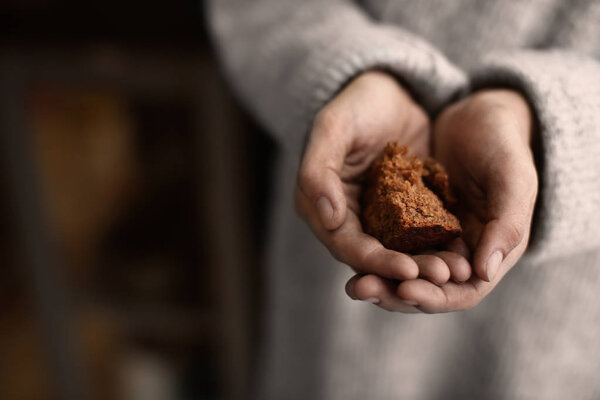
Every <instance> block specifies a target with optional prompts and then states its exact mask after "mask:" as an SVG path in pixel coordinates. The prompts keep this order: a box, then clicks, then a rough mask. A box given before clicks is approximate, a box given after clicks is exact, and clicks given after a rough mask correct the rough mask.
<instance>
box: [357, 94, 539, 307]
mask: <svg viewBox="0 0 600 400" xmlns="http://www.w3.org/2000/svg"><path fill="white" fill-rule="evenodd" d="M531 120H532V117H531V113H530V110H529V107H528V105H527V102H526V101H525V99H524V98H523V97H522V96H521V95H519V94H518V93H517V92H514V91H510V90H487V91H481V92H478V93H475V94H473V95H472V96H470V97H468V98H466V99H464V100H463V101H461V102H459V103H456V104H454V105H452V106H451V107H449V108H447V109H446V110H445V111H444V112H443V113H442V114H441V115H440V116H439V118H438V119H437V121H436V123H435V127H434V143H433V147H434V156H435V157H436V158H437V159H438V160H439V161H440V162H441V163H442V164H443V165H445V166H446V168H447V170H448V174H449V177H450V181H451V184H452V185H453V186H454V188H455V189H456V191H457V194H458V197H459V204H460V206H461V208H460V210H459V211H458V217H459V219H460V221H461V224H462V226H463V229H464V233H463V237H464V239H465V241H466V242H467V244H468V246H469V248H470V249H471V250H472V251H473V257H472V260H471V262H472V266H473V269H474V271H475V272H476V275H474V276H472V277H471V279H470V280H469V281H467V282H466V283H464V284H462V285H461V284H456V283H453V282H447V283H445V284H442V285H440V286H436V285H433V284H432V283H430V282H427V281H425V280H423V279H416V280H410V281H404V282H401V283H400V284H399V285H397V288H396V294H397V296H398V297H399V298H401V299H404V300H405V301H408V302H411V303H413V304H416V305H417V308H418V309H420V310H421V311H424V312H429V313H435V312H447V311H455V310H463V309H468V308H472V307H474V306H475V305H477V304H478V303H479V302H480V301H481V300H482V299H483V298H484V297H485V296H487V295H488V294H489V293H490V292H491V291H492V290H493V288H494V287H495V286H496V285H497V284H498V282H499V281H500V280H501V279H502V277H503V276H504V275H505V274H506V273H507V272H508V271H509V270H510V269H511V268H512V267H513V266H514V265H515V263H516V262H517V261H518V260H519V258H520V257H521V256H522V255H523V253H524V251H525V249H526V247H527V241H528V238H529V233H530V224H531V218H532V214H533V207H534V203H535V200H536V196H537V186H538V181H537V174H536V170H535V166H534V162H533V156H532V152H531V148H530V140H531V137H530V136H531V123H532V122H531ZM365 279H368V284H369V285H370V286H371V287H376V288H378V289H379V290H380V291H382V293H385V294H386V295H389V282H386V281H385V280H382V279H381V278H380V277H376V276H373V275H370V276H365V277H354V278H352V279H351V280H350V281H349V283H348V285H347V291H348V292H349V293H350V294H351V295H352V294H353V291H354V290H356V287H357V286H358V285H361V284H362V285H365V283H364V282H361V281H363V280H365ZM371 295H373V296H377V295H379V294H378V293H375V292H372V293H371Z"/></svg>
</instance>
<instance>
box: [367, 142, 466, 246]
mask: <svg viewBox="0 0 600 400" xmlns="http://www.w3.org/2000/svg"><path fill="white" fill-rule="evenodd" d="M438 196H439V197H438ZM455 202H456V200H455V198H454V196H453V195H452V192H451V191H450V185H449V183H448V175H447V174H446V171H445V170H444V167H443V166H442V165H440V164H439V163H438V162H437V161H435V160H434V159H432V158H428V159H426V160H425V161H424V162H423V161H421V160H419V159H418V158H416V157H409V156H407V149H406V147H404V146H400V145H399V144H398V143H395V142H394V143H388V144H387V145H386V147H385V149H384V151H383V154H382V155H381V156H379V158H377V159H376V160H375V162H374V163H373V165H372V166H371V169H370V170H369V172H368V176H367V185H366V188H365V190H364V192H363V196H362V222H363V229H364V230H365V232H366V233H368V234H370V235H372V236H374V237H376V238H377V239H379V241H381V243H382V244H383V245H384V246H385V247H387V248H389V249H393V250H397V251H401V252H405V253H413V252H416V251H419V250H423V249H426V248H429V247H433V246H437V245H440V244H443V243H446V242H447V241H449V240H451V239H452V238H454V237H457V236H458V235H460V233H461V227H460V223H459V222H458V219H457V218H456V217H455V216H454V215H452V214H451V213H450V212H449V211H448V210H446V208H445V207H444V203H445V205H446V206H451V205H452V204H454V203H455Z"/></svg>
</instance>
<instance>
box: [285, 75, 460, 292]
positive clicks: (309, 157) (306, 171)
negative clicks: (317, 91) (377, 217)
mask: <svg viewBox="0 0 600 400" xmlns="http://www.w3.org/2000/svg"><path fill="white" fill-rule="evenodd" d="M390 141H397V142H399V143H401V144H403V145H406V146H407V147H408V149H409V152H410V154H413V155H417V156H420V157H425V156H427V155H428V154H429V148H430V123H429V119H428V117H427V115H426V114H425V112H424V111H423V110H422V109H421V107H419V106H418V105H417V104H416V103H415V102H414V101H413V100H412V98H411V96H410V95H409V94H408V93H407V92H406V91H405V90H404V89H403V88H402V86H401V85H400V84H399V83H398V82H397V81H396V80H395V79H394V78H393V77H392V76H390V75H388V74H386V73H383V72H375V71H373V72H366V73H363V74H362V75H360V76H359V77H357V78H355V79H354V80H353V81H352V82H350V83H349V84H348V85H347V86H346V87H345V88H344V90H342V91H341V92H340V93H339V94H338V95H337V96H336V97H335V98H334V99H333V100H332V101H331V102H329V103H328V104H327V105H326V106H325V107H324V108H323V109H322V110H321V111H320V112H319V114H318V115H317V117H316V118H315V121H314V124H313V128H312V131H311V133H310V136H309V139H308V143H307V146H306V150H305V152H304V155H303V159H302V162H301V165H300V168H299V172H298V180H297V186H296V208H297V211H298V213H299V214H300V216H301V217H302V218H304V219H305V220H306V222H307V223H308V224H309V226H310V227H311V229H312V230H313V232H314V233H315V235H316V236H317V237H318V238H319V239H320V240H321V241H322V242H323V243H324V244H325V246H326V247H327V248H328V249H329V250H330V252H331V253H332V254H333V256H334V257H335V258H336V259H338V260H340V261H341V262H343V263H345V264H348V265H349V266H351V267H352V268H353V269H354V270H355V271H356V272H358V273H361V274H375V275H377V276H379V277H382V278H387V279H389V280H391V281H399V280H406V279H415V278H417V277H418V276H421V277H423V278H426V279H428V280H429V281H433V282H436V283H437V284H442V283H444V282H447V281H448V279H449V278H450V276H456V277H458V278H459V279H461V278H462V279H463V280H464V279H468V277H469V275H470V269H469V268H468V264H466V260H464V263H460V262H459V263H454V264H452V263H451V265H450V266H449V265H448V264H447V263H446V262H445V261H444V260H445V258H444V257H445V256H446V255H440V256H437V255H426V256H419V257H411V256H409V255H407V254H403V253H399V252H396V251H393V250H389V249H386V248H384V247H383V246H382V244H381V243H380V242H379V241H377V240H376V239H375V238H373V237H371V236H369V235H367V234H366V233H364V232H363V230H362V228H361V224H360V204H359V196H360V191H361V187H362V183H363V179H364V175H365V172H366V170H367V169H368V168H369V166H370V165H371V163H372V162H373V160H374V159H375V157H377V156H378V155H379V154H380V153H381V151H382V149H383V148H384V146H385V144H386V143H387V142H390ZM448 257H450V258H451V259H452V260H454V259H455V258H456V257H458V256H457V255H456V254H453V255H450V256H448ZM448 257H446V259H448ZM452 257H454V258H452ZM357 298H360V299H363V300H365V299H370V301H372V302H378V301H377V300H375V299H371V297H364V296H362V295H360V293H359V295H358V296H357Z"/></svg>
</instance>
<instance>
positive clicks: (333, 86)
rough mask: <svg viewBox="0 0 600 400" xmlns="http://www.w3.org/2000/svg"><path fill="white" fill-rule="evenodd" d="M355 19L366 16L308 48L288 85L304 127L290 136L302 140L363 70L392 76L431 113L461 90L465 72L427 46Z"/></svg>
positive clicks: (340, 25) (339, 27) (398, 31)
mask: <svg viewBox="0 0 600 400" xmlns="http://www.w3.org/2000/svg"><path fill="white" fill-rule="evenodd" d="M338 18H341V16H338ZM359 18H360V19H362V18H364V16H362V15H361V16H357V15H349V16H348V19H349V20H348V21H345V22H344V21H339V22H338V23H337V24H336V27H335V28H333V27H332V29H336V32H335V33H334V34H332V35H329V36H327V38H326V39H323V41H321V42H320V43H319V44H318V45H316V46H314V48H312V49H311V51H310V52H309V54H308V57H307V58H306V60H304V62H303V65H302V68H300V69H299V73H298V74H297V75H296V76H295V77H294V78H293V80H292V81H291V84H290V86H289V91H290V95H291V96H293V97H294V99H295V101H296V104H298V106H299V109H298V110H297V111H299V114H298V118H299V120H300V121H302V122H303V123H302V124H300V125H296V127H300V126H302V127H303V128H304V130H300V131H296V132H295V133H294V134H292V135H293V136H296V139H298V137H297V135H300V138H301V139H303V138H304V135H305V134H306V129H307V128H308V127H310V123H311V122H312V119H313V117H314V115H315V114H316V113H317V112H318V110H319V109H320V108H322V107H323V106H324V105H325V104H326V103H327V102H328V101H330V100H331V99H332V98H333V97H334V96H335V95H336V94H337V93H338V92H339V91H340V90H341V89H342V88H343V86H344V85H345V84H346V83H347V82H349V81H350V80H351V79H352V78H353V77H355V76H357V75H359V74H360V73H362V72H364V71H368V70H372V69H380V70H384V71H387V72H389V73H391V74H393V75H394V76H396V77H397V78H398V79H399V80H400V82H402V84H403V85H404V86H405V87H406V89H407V90H408V91H409V92H410V93H411V94H412V96H413V98H414V99H415V101H416V102H417V103H419V104H420V105H421V106H423V108H424V109H425V110H426V111H427V112H428V113H429V114H430V115H435V114H436V113H437V112H438V111H439V110H440V109H442V108H443V107H444V106H445V105H446V104H448V103H449V102H450V101H451V100H452V99H453V98H455V97H457V96H458V94H459V93H460V92H461V91H464V90H465V87H466V83H467V79H466V76H465V75H464V74H463V72H462V71H460V70H458V69H457V68H456V67H454V66H453V65H452V64H451V63H450V62H448V61H447V60H446V58H445V57H444V56H443V55H442V54H441V53H439V52H438V51H437V50H435V49H434V48H432V47H431V46H430V45H428V44H427V43H425V42H424V41H422V40H421V39H419V38H417V37H415V36H413V35H411V34H410V33H408V32H405V31H403V30H402V29H400V28H397V27H388V26H383V25H376V24H373V23H371V22H369V21H365V20H361V21H360V24H359V23H358V22H352V19H359ZM296 121H298V120H296ZM297 145H298V143H296V146H297Z"/></svg>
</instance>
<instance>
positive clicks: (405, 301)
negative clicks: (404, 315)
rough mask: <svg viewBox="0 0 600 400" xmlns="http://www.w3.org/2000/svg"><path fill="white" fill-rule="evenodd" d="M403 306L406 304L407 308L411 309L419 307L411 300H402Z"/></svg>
mask: <svg viewBox="0 0 600 400" xmlns="http://www.w3.org/2000/svg"><path fill="white" fill-rule="evenodd" d="M402 301H403V302H404V303H405V304H408V305H409V306H412V307H416V306H418V305H419V303H417V302H416V301H412V300H402Z"/></svg>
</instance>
